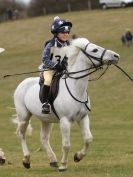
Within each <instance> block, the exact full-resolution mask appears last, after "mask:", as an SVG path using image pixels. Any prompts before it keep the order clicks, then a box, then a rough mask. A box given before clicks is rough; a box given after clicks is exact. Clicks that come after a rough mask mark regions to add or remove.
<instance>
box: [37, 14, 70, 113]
mask: <svg viewBox="0 0 133 177" xmlns="http://www.w3.org/2000/svg"><path fill="white" fill-rule="evenodd" d="M71 28H72V23H71V22H69V21H66V20H64V19H61V18H59V17H58V16H56V17H55V18H54V21H53V23H52V25H51V33H52V34H53V38H52V39H51V40H49V41H47V42H46V43H45V46H44V50H43V54H42V64H41V65H40V66H39V70H40V71H42V72H41V74H40V76H41V77H40V86H41V87H40V94H39V96H40V101H41V102H42V113H43V114H49V113H50V112H51V105H50V103H49V99H48V97H49V90H50V85H51V81H52V78H53V75H54V74H55V72H56V71H58V72H62V71H63V70H64V69H65V66H64V65H62V64H61V62H60V55H58V53H57V55H55V53H56V52H55V48H62V47H64V46H68V45H70V41H69V33H70V31H71ZM66 65H67V63H66Z"/></svg>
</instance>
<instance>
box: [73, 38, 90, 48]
mask: <svg viewBox="0 0 133 177" xmlns="http://www.w3.org/2000/svg"><path fill="white" fill-rule="evenodd" d="M88 43H89V40H88V39H86V38H77V39H74V40H73V41H72V45H74V46H76V47H79V48H81V49H84V48H85V46H86V45H87V44H88Z"/></svg>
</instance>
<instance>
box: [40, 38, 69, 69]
mask: <svg viewBox="0 0 133 177" xmlns="http://www.w3.org/2000/svg"><path fill="white" fill-rule="evenodd" d="M68 45H70V42H69V41H65V42H62V41H60V40H59V39H57V38H53V39H51V40H49V41H47V42H46V43H45V45H44V50H43V54H42V62H43V68H53V67H54V65H55V63H54V62H53V61H52V56H53V54H52V53H51V47H54V46H55V47H59V48H61V47H64V46H68Z"/></svg>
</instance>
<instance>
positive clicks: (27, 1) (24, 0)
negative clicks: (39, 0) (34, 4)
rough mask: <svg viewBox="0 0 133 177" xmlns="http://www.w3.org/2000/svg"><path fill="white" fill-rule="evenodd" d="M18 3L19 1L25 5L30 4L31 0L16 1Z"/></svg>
mask: <svg viewBox="0 0 133 177" xmlns="http://www.w3.org/2000/svg"><path fill="white" fill-rule="evenodd" d="M16 1H18V2H24V3H27V4H28V3H29V2H30V1H31V0H16Z"/></svg>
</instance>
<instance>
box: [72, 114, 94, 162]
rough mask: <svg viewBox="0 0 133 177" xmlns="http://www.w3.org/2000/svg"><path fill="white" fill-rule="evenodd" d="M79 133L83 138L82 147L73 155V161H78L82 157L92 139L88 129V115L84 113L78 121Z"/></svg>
mask: <svg viewBox="0 0 133 177" xmlns="http://www.w3.org/2000/svg"><path fill="white" fill-rule="evenodd" d="M79 125H80V128H81V133H82V136H83V140H84V147H83V148H82V149H81V150H80V151H78V152H77V153H76V154H75V155H74V161H75V162H79V161H80V160H81V159H83V157H84V156H85V155H86V154H87V150H88V148H89V144H90V142H91V141H92V138H93V137H92V134H91V131H90V125H89V117H88V115H86V116H85V117H84V118H83V119H82V120H81V121H80V122H79Z"/></svg>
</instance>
